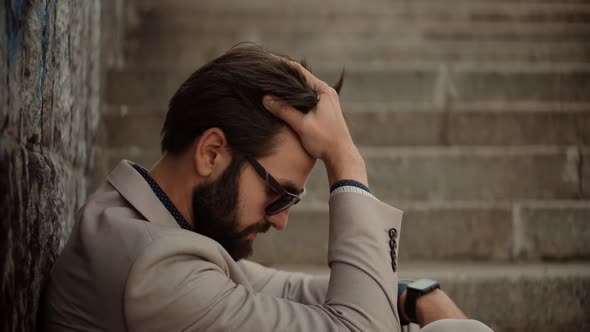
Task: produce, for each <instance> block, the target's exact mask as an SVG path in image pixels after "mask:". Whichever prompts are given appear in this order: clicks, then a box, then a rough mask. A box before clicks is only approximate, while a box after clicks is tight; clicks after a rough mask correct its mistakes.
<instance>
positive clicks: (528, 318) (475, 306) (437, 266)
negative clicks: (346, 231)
mask: <svg viewBox="0 0 590 332" xmlns="http://www.w3.org/2000/svg"><path fill="white" fill-rule="evenodd" d="M276 267H277V268H279V269H283V270H287V271H297V272H306V273H311V274H328V273H329V270H328V269H327V267H324V266H317V265H279V266H276ZM399 271H400V276H401V277H402V278H411V279H414V278H419V277H430V278H434V279H436V280H439V281H440V283H441V286H442V289H443V290H444V291H445V292H446V293H447V294H449V296H450V297H451V298H452V299H453V300H454V301H455V302H456V303H457V304H458V306H459V307H460V308H461V309H462V310H463V311H464V312H465V313H466V314H467V316H468V317H470V318H474V319H478V320H480V321H482V322H484V323H485V324H487V325H488V326H490V327H491V328H492V329H493V330H494V331H496V332H516V331H522V332H528V331H531V332H532V331H535V332H545V331H547V332H549V331H551V332H553V331H585V330H588V329H590V320H589V319H588V314H587V313H588V312H590V302H588V300H587V299H588V297H589V296H590V264H588V262H587V261H583V262H572V263H563V264H559V263H520V262H518V263H499V264H498V263H469V262H456V263H449V262H428V261H421V262H415V263H404V264H400V265H399ZM412 331H417V328H415V329H412Z"/></svg>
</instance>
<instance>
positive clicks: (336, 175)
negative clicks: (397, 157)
mask: <svg viewBox="0 0 590 332" xmlns="http://www.w3.org/2000/svg"><path fill="white" fill-rule="evenodd" d="M285 61H288V60H285ZM290 64H291V65H293V66H295V67H297V68H298V69H299V70H300V71H301V72H302V73H303V74H304V75H305V77H306V78H307V82H308V83H309V84H310V85H311V86H312V87H313V88H314V89H315V90H316V91H318V92H319V102H318V105H317V109H316V110H315V111H312V112H309V113H307V114H303V113H302V112H300V111H298V110H296V109H294V108H293V107H291V106H289V105H288V104H286V103H285V102H283V101H282V100H280V99H278V98H276V97H274V96H270V95H267V96H264V98H263V100H262V102H263V104H264V106H265V107H266V108H267V109H268V110H269V111H270V112H271V113H272V114H274V115H275V116H277V117H279V118H281V119H282V120H284V121H285V122H286V123H287V124H288V125H289V126H290V127H291V128H292V129H293V130H294V131H295V132H296V133H297V135H298V136H299V139H300V140H301V143H302V144H303V148H304V149H305V150H306V151H307V152H308V153H309V154H310V155H311V156H312V157H315V158H319V159H321V160H322V161H323V162H324V164H325V165H326V171H327V173H328V180H329V182H330V186H331V185H332V184H334V183H335V182H336V181H338V180H343V179H348V180H356V181H359V182H361V183H364V184H365V185H368V183H367V182H368V181H367V172H366V169H365V163H364V161H363V158H362V157H361V155H360V153H359V151H358V149H357V148H356V146H355V145H354V143H353V142H352V137H351V136H350V132H349V131H348V127H347V126H346V121H345V120H344V117H343V115H342V110H341V108H340V100H339V98H338V94H337V93H336V91H335V90H334V89H333V88H331V87H330V86H329V85H328V84H326V83H325V82H323V81H321V80H319V79H318V78H316V77H315V76H313V75H312V74H311V73H310V72H309V71H308V70H307V69H305V68H304V67H303V66H301V65H300V64H298V63H296V62H293V61H290Z"/></svg>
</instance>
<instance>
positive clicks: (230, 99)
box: [162, 44, 344, 157]
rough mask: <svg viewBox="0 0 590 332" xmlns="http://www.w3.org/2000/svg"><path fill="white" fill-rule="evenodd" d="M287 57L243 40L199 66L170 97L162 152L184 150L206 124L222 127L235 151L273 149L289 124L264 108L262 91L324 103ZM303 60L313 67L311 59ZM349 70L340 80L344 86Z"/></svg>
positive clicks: (305, 105)
mask: <svg viewBox="0 0 590 332" xmlns="http://www.w3.org/2000/svg"><path fill="white" fill-rule="evenodd" d="M287 59H289V58H288V57H286V56H279V55H277V54H274V53H271V52H270V51H268V50H266V49H264V48H262V47H260V46H258V45H253V44H248V45H243V44H242V45H237V46H235V47H233V48H231V49H230V50H229V51H228V52H226V53H225V54H223V55H222V56H220V57H218V58H216V59H214V60H213V61H211V62H209V63H207V64H205V65H204V66H202V67H201V68H199V69H198V70H197V71H195V72H194V73H193V74H191V75H190V77H189V78H188V79H187V80H186V81H185V82H184V83H182V85H181V86H180V88H179V89H178V90H177V91H176V93H175V94H174V96H173V97H172V99H171V100H170V103H169V105H168V113H167V114H166V120H165V122H164V127H163V129H162V152H168V153H171V154H179V153H181V152H183V151H185V150H186V149H187V148H188V147H189V146H190V145H191V144H192V143H193V142H194V140H195V139H196V138H198V137H199V136H201V135H202V134H203V132H205V130H207V129H209V128H220V129H221V130H222V131H223V132H224V134H225V136H226V139H227V141H228V145H229V147H230V149H231V150H232V151H239V152H241V153H244V154H249V155H252V156H254V157H261V156H265V155H268V154H269V153H271V150H272V147H273V146H274V143H275V140H274V138H275V136H276V135H277V134H278V132H279V130H280V129H281V128H283V127H284V126H286V124H285V123H284V122H283V121H281V120H280V119H279V118H277V117H274V116H273V115H272V114H271V113H269V112H268V111H267V110H266V109H265V108H264V106H263V105H262V97H263V96H264V95H267V94H270V95H274V96H277V97H279V98H281V99H282V100H284V101H285V102H286V103H288V104H289V105H291V106H293V107H294V108H296V109H297V110H299V111H300V112H302V113H308V112H310V111H311V110H313V109H314V108H315V107H316V106H317V103H318V91H315V90H314V89H313V88H312V87H311V86H310V85H309V84H308V82H307V81H306V78H305V76H304V75H303V73H301V72H300V70H298V69H297V68H296V67H295V66H293V65H292V64H290V63H289V62H288V61H287ZM301 64H302V65H303V66H304V67H305V68H307V69H309V67H308V66H307V64H306V63H305V61H302V62H301ZM343 74H344V73H342V74H341V75H340V79H339V80H338V82H337V83H336V85H335V86H334V89H335V90H336V91H338V92H339V91H340V89H341V87H342V82H343Z"/></svg>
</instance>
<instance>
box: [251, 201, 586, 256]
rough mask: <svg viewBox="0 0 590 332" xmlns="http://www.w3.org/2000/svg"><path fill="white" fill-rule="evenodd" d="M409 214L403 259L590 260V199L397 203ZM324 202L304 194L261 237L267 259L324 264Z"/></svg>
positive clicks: (260, 249) (259, 247)
mask: <svg viewBox="0 0 590 332" xmlns="http://www.w3.org/2000/svg"><path fill="white" fill-rule="evenodd" d="M391 205H392V206H395V207H398V208H400V209H402V210H403V211H404V217H403V224H402V233H401V234H402V236H401V240H400V251H399V258H400V262H402V264H403V263H405V262H413V261H415V260H475V261H479V260H486V261H487V260H493V261H512V260H523V261H537V260H564V259H566V260H572V259H587V258H589V257H590V242H589V241H587V239H588V238H590V200H585V201H505V202H496V203H493V202H486V201H479V202H473V201H471V202H469V201H464V202H437V203H432V202H398V203H395V202H392V203H391ZM328 220H329V218H328V207H327V204H318V203H315V204H314V203H313V202H309V201H308V200H307V199H306V200H305V201H304V202H302V203H300V204H299V205H298V206H297V207H296V208H293V209H292V212H291V214H290V216H289V224H288V226H287V228H286V229H285V230H283V231H280V232H279V231H276V230H271V231H269V232H268V233H266V234H260V235H259V237H257V240H256V243H255V250H254V259H255V260H257V261H259V262H263V263H265V264H285V263H290V264H309V263H313V264H322V263H325V262H326V257H327V254H328V252H327V250H328Z"/></svg>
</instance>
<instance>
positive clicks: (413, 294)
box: [404, 279, 440, 323]
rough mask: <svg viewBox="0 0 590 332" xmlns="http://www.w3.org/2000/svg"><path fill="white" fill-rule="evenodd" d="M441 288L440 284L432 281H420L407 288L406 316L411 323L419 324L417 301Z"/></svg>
mask: <svg viewBox="0 0 590 332" xmlns="http://www.w3.org/2000/svg"><path fill="white" fill-rule="evenodd" d="M437 288H440V284H439V283H438V281H436V280H432V279H418V280H416V281H414V282H412V283H411V284H409V285H408V287H407V288H406V290H407V292H406V303H405V306H404V309H405V312H406V316H407V317H408V318H409V319H410V322H412V323H417V321H418V320H417V318H416V301H417V300H418V298H419V297H420V296H422V295H425V294H428V293H430V292H432V291H433V290H435V289H437Z"/></svg>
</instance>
